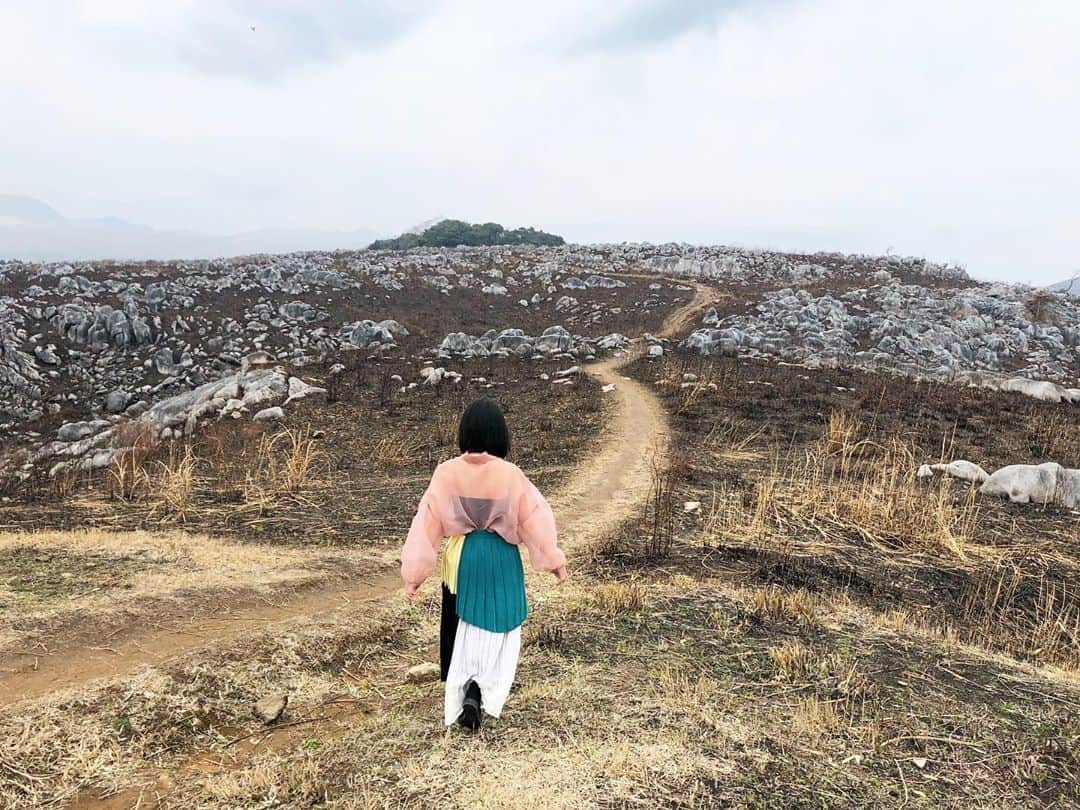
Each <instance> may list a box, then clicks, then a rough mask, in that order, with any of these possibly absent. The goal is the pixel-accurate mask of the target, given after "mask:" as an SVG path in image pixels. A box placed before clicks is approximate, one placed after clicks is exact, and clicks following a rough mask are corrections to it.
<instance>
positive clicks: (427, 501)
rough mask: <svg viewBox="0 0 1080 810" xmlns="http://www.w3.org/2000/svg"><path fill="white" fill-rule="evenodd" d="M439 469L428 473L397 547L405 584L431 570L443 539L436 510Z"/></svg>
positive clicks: (433, 569)
mask: <svg viewBox="0 0 1080 810" xmlns="http://www.w3.org/2000/svg"><path fill="white" fill-rule="evenodd" d="M438 479H439V471H438V470H436V471H435V474H434V475H433V476H432V477H431V483H430V484H428V488H427V490H426V491H425V492H424V495H423V497H421V498H420V505H419V506H418V507H417V509H416V515H415V516H414V517H413V519H412V525H411V526H410V527H409V534H408V536H407V537H406V538H405V546H404V547H403V548H402V549H401V579H402V580H403V581H404V582H405V584H406V585H416V586H419V585H420V584H421V583H422V582H423V581H424V580H425V579H427V578H428V577H429V576H431V574H432V572H434V571H435V563H436V561H437V560H438V556H439V546H441V545H442V541H443V522H442V512H441V510H440V496H439V493H440V492H441V490H442V487H441V486H440V485H439V480H438Z"/></svg>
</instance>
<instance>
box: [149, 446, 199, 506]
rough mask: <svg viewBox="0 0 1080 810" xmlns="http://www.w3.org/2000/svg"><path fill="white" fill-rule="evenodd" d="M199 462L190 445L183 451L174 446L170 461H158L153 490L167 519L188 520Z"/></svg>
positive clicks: (158, 504)
mask: <svg viewBox="0 0 1080 810" xmlns="http://www.w3.org/2000/svg"><path fill="white" fill-rule="evenodd" d="M198 464H199V459H198V458H197V457H196V456H195V453H194V451H193V450H192V448H191V446H190V445H188V446H185V447H184V450H183V452H182V453H181V452H179V451H178V450H177V449H176V448H174V449H173V451H172V452H171V453H170V456H169V459H168V461H164V462H158V463H157V467H158V472H157V476H156V477H155V479H154V484H153V491H154V494H155V496H156V497H157V500H158V503H157V508H159V509H160V510H161V511H163V512H164V514H165V517H166V518H167V519H172V520H177V521H179V522H181V523H183V522H185V521H186V520H187V516H188V512H189V511H190V510H191V508H192V501H193V496H194V494H195V471H196V468H197V466H198Z"/></svg>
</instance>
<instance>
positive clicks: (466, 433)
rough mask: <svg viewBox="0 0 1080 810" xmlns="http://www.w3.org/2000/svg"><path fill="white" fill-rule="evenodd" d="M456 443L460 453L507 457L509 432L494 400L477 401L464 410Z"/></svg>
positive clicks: (500, 410)
mask: <svg viewBox="0 0 1080 810" xmlns="http://www.w3.org/2000/svg"><path fill="white" fill-rule="evenodd" d="M457 443H458V448H459V449H460V450H461V452H462V453H489V454H490V455H493V456H498V457H499V458H506V457H507V455H509V453H510V431H509V429H508V428H507V427H506V419H505V418H503V412H502V409H501V408H499V405H498V403H497V402H495V400H493V399H478V400H475V401H474V402H473V403H472V404H471V405H469V407H468V408H466V409H465V411H464V413H462V414H461V421H460V422H459V423H458V432H457Z"/></svg>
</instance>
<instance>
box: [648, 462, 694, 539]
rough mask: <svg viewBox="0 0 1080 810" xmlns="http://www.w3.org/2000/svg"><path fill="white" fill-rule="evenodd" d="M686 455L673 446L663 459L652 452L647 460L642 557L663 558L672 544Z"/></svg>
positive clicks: (685, 468)
mask: <svg viewBox="0 0 1080 810" xmlns="http://www.w3.org/2000/svg"><path fill="white" fill-rule="evenodd" d="M686 465H687V462H686V455H685V453H683V452H681V451H680V449H679V448H675V447H673V448H672V450H671V452H670V453H669V454H667V456H664V455H663V454H661V453H659V452H654V453H653V456H652V458H651V459H650V474H651V478H652V485H651V489H650V492H649V527H648V531H649V535H648V537H647V538H646V541H645V556H646V557H650V558H656V557H666V556H667V555H668V554H669V553H670V552H671V546H672V543H674V541H675V520H676V515H677V514H678V511H677V506H678V498H677V497H676V494H677V492H678V489H679V486H680V485H681V484H682V482H683V480H684V479H685V478H686V472H687V466H686Z"/></svg>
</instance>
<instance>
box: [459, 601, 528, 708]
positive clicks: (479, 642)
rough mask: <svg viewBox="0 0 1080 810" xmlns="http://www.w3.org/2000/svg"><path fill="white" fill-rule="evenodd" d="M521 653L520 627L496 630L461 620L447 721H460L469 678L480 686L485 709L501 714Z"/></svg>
mask: <svg viewBox="0 0 1080 810" xmlns="http://www.w3.org/2000/svg"><path fill="white" fill-rule="evenodd" d="M520 654H521V628H520V627H515V628H514V629H513V630H511V631H510V632H509V633H492V632H491V631H489V630H483V629H481V628H479V627H476V626H475V625H471V624H469V623H467V622H463V621H459V622H458V627H457V634H456V635H455V636H454V652H453V654H452V655H451V656H450V669H449V671H448V672H447V673H446V711H445V719H446V725H448V726H449V725H453V724H454V723H455V722H457V719H458V716H459V715H460V714H461V707H462V705H463V704H464V702H465V687H466V686H467V685H468V683H469V681H476V685H477V686H479V687H480V702H481V707H482V708H483V710H484V711H485V712H487V713H488V714H490V715H491V716H492V717H498V716H499V715H500V714H501V713H502V708H503V704H504V703H506V698H507V696H509V694H510V687H511V686H512V685H513V683H514V674H515V673H516V672H517V664H518V656H519V655H520Z"/></svg>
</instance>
